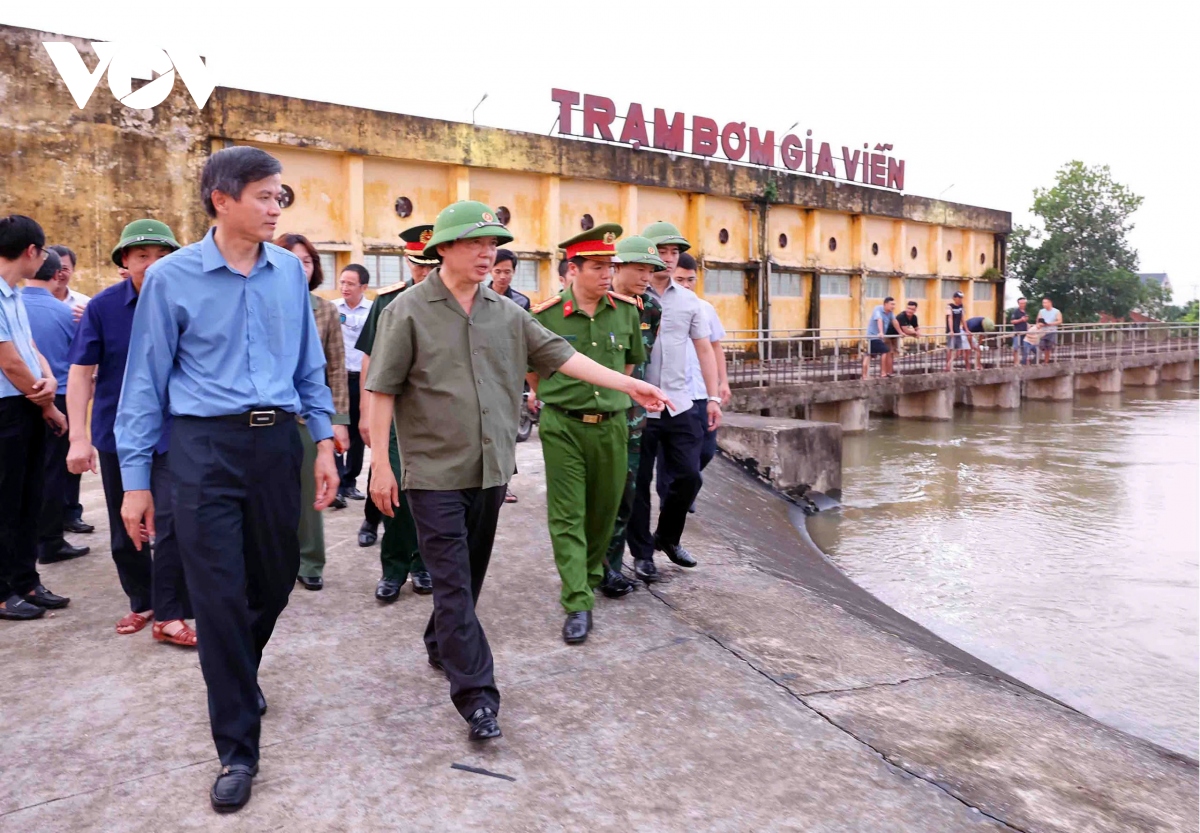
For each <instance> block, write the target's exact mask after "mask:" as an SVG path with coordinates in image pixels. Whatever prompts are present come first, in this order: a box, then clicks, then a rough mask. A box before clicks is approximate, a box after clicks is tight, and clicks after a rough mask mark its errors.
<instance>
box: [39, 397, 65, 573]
mask: <svg viewBox="0 0 1200 833" xmlns="http://www.w3.org/2000/svg"><path fill="white" fill-rule="evenodd" d="M54 407H56V408H58V410H59V411H61V412H62V413H64V414H65V413H66V412H67V397H66V395H65V394H61V393H60V394H58V395H57V396H55V397H54ZM42 430H43V433H44V434H45V437H46V439H45V454H44V456H43V458H42V459H43V465H44V466H45V471H44V473H43V475H42V511H41V512H40V513H39V514H38V555H54V554H55V553H56V552H58V551H59V550H60V549H62V548H63V547H64V546H66V544H67V541H66V539H65V538H63V523H64V522H65V521H66V519H67V491H68V485H69V477H70V472H68V471H67V452H68V451H70V449H71V439H70V437H68V436H67V434H66V433H65V432H64V433H63V434H62V435H61V436H59V435H58V434H55V433H54V431H53V430H52V429H51V428H50V427H49V426H48V425H45V424H44V423H43V429H42Z"/></svg>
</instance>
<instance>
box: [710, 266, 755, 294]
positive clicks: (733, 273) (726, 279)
mask: <svg viewBox="0 0 1200 833" xmlns="http://www.w3.org/2000/svg"><path fill="white" fill-rule="evenodd" d="M745 291H746V273H745V272H743V271H741V270H740V269H708V270H705V272H704V294H705V295H742V294H744V293H745Z"/></svg>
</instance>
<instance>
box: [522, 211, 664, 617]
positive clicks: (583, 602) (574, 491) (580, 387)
mask: <svg viewBox="0 0 1200 833" xmlns="http://www.w3.org/2000/svg"><path fill="white" fill-rule="evenodd" d="M614 228H615V233H614V232H613V231H611V230H610V231H606V229H614ZM593 233H598V234H600V235H602V237H601V239H602V240H603V235H610V239H608V240H607V245H608V247H609V251H608V252H607V255H608V256H611V254H612V251H611V245H612V240H613V239H615V234H619V233H620V227H619V226H597V227H596V228H595V229H593ZM582 236H583V235H581V237H582ZM577 239H578V238H577ZM569 242H570V241H569ZM564 248H566V249H567V251H568V255H570V252H571V248H570V247H569V246H567V245H566V244H564ZM531 312H532V313H533V316H534V318H536V319H537V321H538V322H539V323H540V324H542V326H544V327H545V328H546V329H548V330H550V331H551V332H553V333H557V334H558V335H560V336H562V337H563V338H564V339H566V340H567V342H568V343H570V345H571V346H572V347H574V348H575V349H576V350H577V351H578V352H580V353H583V354H584V355H585V356H587V357H588V358H590V359H592V360H593V361H595V362H597V363H598V364H601V365H603V366H604V367H607V368H609V369H611V370H615V371H617V372H618V373H624V372H625V368H626V366H628V365H638V364H641V363H643V362H645V360H646V352H645V346H644V344H643V342H642V338H641V327H640V321H639V319H638V309H637V303H636V301H635V300H634V299H632V298H627V297H625V296H621V295H616V294H614V293H608V294H607V295H606V296H605V297H604V298H602V299H601V300H600V302H599V304H598V305H597V307H596V310H595V313H594V314H593V315H588V314H587V313H586V312H584V311H583V310H581V309H579V308H578V305H577V302H576V300H575V296H574V292H573V289H571V288H568V289H566V290H564V291H563V293H562V294H561V295H558V296H557V297H555V298H552V299H550V300H549V301H547V302H545V303H543V304H539V305H538V306H537V307H535V308H534V309H533V310H532V311H531ZM538 398H539V399H540V400H542V401H543V402H544V403H545V404H546V407H545V409H544V410H543V411H542V416H541V421H540V423H539V427H538V433H539V435H540V436H541V440H542V455H543V457H544V458H545V462H546V514H547V518H548V526H549V529H550V541H551V544H552V545H553V547H554V561H555V564H556V565H557V566H558V574H559V576H560V577H561V579H562V606H563V609H564V610H565V611H566V612H567V613H575V612H577V611H585V610H591V609H592V606H593V604H594V602H595V596H594V592H593V591H594V590H595V588H596V587H598V586H599V585H600V584H601V582H602V581H603V580H604V559H605V555H606V553H607V552H608V545H609V541H610V539H611V538H612V530H613V521H614V520H615V519H616V516H617V508H618V507H619V506H620V503H621V495H622V494H623V492H624V484H625V479H626V468H627V461H626V449H627V446H628V444H629V430H628V427H627V425H626V412H627V410H628V408H629V405H630V399H629V396H628V395H627V394H624V393H620V392H618V391H614V390H609V389H608V388H598V387H594V386H593V385H590V384H588V383H587V382H582V381H579V380H577V379H572V378H570V377H567V376H565V375H562V374H555V375H554V376H551V377H550V378H549V379H546V380H544V381H542V382H541V383H540V384H539V385H538Z"/></svg>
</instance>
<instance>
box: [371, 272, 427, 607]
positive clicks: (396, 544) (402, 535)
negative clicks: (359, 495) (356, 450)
mask: <svg viewBox="0 0 1200 833" xmlns="http://www.w3.org/2000/svg"><path fill="white" fill-rule="evenodd" d="M405 288H406V287H405V286H404V284H400V283H398V284H393V285H392V286H389V287H386V288H384V289H381V290H379V292H378V293H377V294H376V296H375V302H374V303H373V304H371V311H370V312H369V313H367V321H366V323H365V324H363V328H362V332H361V333H359V335H358V341H357V342H355V344H354V349H356V350H361V351H363V352H364V353H366V354H367V355H368V356H369V355H371V350H372V348H374V346H375V333H376V331H377V329H378V327H379V316H380V315H382V314H383V311H384V309H386V308H387V305H388V304H390V303H391V302H392V301H394V300H396V298H399V297H400V293H401V292H403V291H404V290H405ZM388 462H389V463H391V466H392V474H394V475H395V476H396V482H397V483H403V482H404V479H403V473H402V472H401V468H400V447H399V446H398V445H397V444H396V426H395V425H394V424H393V425H392V427H391V430H390V431H388ZM370 490H371V476H370V473H368V474H367V492H368V494H369V493H370ZM368 500H370V498H368ZM394 511H395V517H392V518H389V517H388V516H387V515H384V516H383V540H382V541H381V542H380V544H379V562H380V564H381V565H382V566H383V577H384V578H385V579H390V580H392V581H398V582H400V583H402V584H403V583H404V581H405V580H406V579H407V578H408V575H409V573H417V572H424V571H425V564H424V563H423V562H422V561H421V553H420V552H419V551H418V545H417V525H416V523H415V522H414V521H413V516H412V512H411V511H409V508H408V500H407V499H405V497H404V492H400V505H399V506H397V507H396V508H395V510H394Z"/></svg>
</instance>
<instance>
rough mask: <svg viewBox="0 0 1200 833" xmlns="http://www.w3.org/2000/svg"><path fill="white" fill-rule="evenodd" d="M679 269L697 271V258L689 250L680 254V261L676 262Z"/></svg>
mask: <svg viewBox="0 0 1200 833" xmlns="http://www.w3.org/2000/svg"><path fill="white" fill-rule="evenodd" d="M676 267H677V268H679V269H687V270H688V271H689V272H695V271H696V258H694V257H692V256H691V255H690V254H688V253H687V252H681V253H680V255H679V263H678V264H676Z"/></svg>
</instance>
